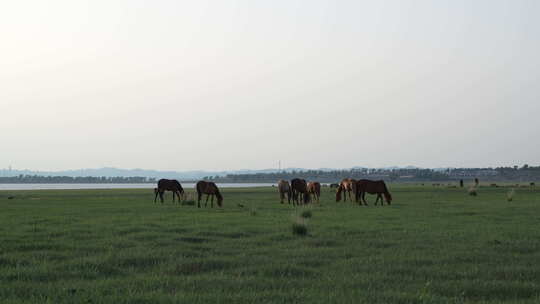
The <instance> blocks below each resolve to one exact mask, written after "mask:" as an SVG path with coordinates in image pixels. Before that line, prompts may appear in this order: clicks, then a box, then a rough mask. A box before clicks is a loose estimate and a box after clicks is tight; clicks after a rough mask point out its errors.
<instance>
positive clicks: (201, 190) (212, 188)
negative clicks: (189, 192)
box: [195, 181, 223, 208]
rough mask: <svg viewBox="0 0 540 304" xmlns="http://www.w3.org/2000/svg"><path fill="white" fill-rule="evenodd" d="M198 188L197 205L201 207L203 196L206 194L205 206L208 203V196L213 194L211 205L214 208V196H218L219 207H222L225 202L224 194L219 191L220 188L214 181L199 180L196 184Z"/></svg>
mask: <svg viewBox="0 0 540 304" xmlns="http://www.w3.org/2000/svg"><path fill="white" fill-rule="evenodd" d="M195 188H196V189H197V207H199V208H201V197H202V195H203V194H206V203H204V206H205V207H206V205H207V204H208V198H209V197H210V196H211V197H212V201H211V204H210V206H211V207H212V208H214V196H216V197H217V204H218V206H219V207H222V202H223V196H222V195H221V193H219V189H218V187H217V186H216V184H215V183H213V182H207V181H198V182H197V185H196V186H195Z"/></svg>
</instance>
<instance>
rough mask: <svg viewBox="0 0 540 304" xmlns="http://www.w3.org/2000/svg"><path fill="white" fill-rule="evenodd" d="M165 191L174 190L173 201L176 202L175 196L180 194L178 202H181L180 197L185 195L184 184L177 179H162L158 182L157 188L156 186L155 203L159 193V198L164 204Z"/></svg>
mask: <svg viewBox="0 0 540 304" xmlns="http://www.w3.org/2000/svg"><path fill="white" fill-rule="evenodd" d="M165 191H172V193H173V196H172V199H173V203H174V196H175V195H176V196H178V202H180V198H181V197H183V195H184V188H182V185H180V183H179V182H178V181H177V180H175V179H164V178H162V179H160V180H159V181H158V184H157V188H154V194H155V195H156V196H155V197H154V203H155V202H156V199H157V197H158V195H159V199H160V200H161V203H162V204H163V193H164V192H165Z"/></svg>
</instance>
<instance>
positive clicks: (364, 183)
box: [355, 179, 392, 206]
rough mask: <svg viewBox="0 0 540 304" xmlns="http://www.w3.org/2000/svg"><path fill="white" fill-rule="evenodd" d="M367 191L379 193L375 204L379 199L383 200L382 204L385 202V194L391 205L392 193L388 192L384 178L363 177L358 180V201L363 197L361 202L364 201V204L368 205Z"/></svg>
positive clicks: (356, 193) (356, 192)
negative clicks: (375, 179) (369, 178)
mask: <svg viewBox="0 0 540 304" xmlns="http://www.w3.org/2000/svg"><path fill="white" fill-rule="evenodd" d="M366 192H367V193H369V194H377V200H375V205H377V202H378V201H379V199H380V200H381V206H382V205H383V204H384V200H383V195H384V198H385V199H386V203H387V204H388V205H390V204H391V202H392V195H390V192H388V188H386V184H385V183H384V181H382V180H378V181H372V180H367V179H361V180H359V181H357V182H356V191H355V197H356V201H357V202H358V200H359V199H361V201H360V203H362V202H363V203H364V205H366V206H367V202H366V197H365V196H366Z"/></svg>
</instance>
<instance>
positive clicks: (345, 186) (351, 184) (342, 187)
mask: <svg viewBox="0 0 540 304" xmlns="http://www.w3.org/2000/svg"><path fill="white" fill-rule="evenodd" d="M355 187H356V180H354V179H352V178H344V179H342V180H341V182H340V183H339V186H338V188H337V191H336V202H339V201H341V192H344V191H346V192H345V195H344V198H343V201H344V202H346V201H347V193H348V194H349V200H350V201H351V202H352V197H351V192H355V191H354V189H355Z"/></svg>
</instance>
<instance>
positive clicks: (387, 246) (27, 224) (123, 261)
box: [0, 185, 540, 303]
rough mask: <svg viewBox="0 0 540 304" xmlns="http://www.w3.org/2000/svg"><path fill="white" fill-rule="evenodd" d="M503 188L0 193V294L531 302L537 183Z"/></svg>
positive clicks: (535, 297)
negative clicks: (209, 201)
mask: <svg viewBox="0 0 540 304" xmlns="http://www.w3.org/2000/svg"><path fill="white" fill-rule="evenodd" d="M508 190H509V189H507V188H489V187H483V188H480V189H479V190H478V196H476V197H472V196H469V195H467V191H466V189H450V188H444V187H432V186H425V187H421V186H406V185H391V186H390V191H391V192H392V195H393V196H394V202H393V204H392V205H391V206H386V205H385V206H384V207H380V206H373V204H372V202H373V201H374V196H369V197H368V199H369V200H370V203H371V205H370V206H367V207H360V206H357V205H353V204H350V203H335V201H334V194H333V193H332V192H330V190H329V189H328V188H323V197H322V200H321V205H315V206H309V207H304V208H298V210H295V208H293V207H292V206H289V205H281V204H279V199H278V195H277V193H276V190H275V189H273V188H256V189H255V188H251V189H250V188H244V189H224V191H223V194H224V197H225V200H224V208H222V209H218V208H214V209H211V208H202V209H197V208H196V207H195V206H179V205H173V204H171V202H170V198H171V194H170V193H167V194H166V203H165V204H163V205H161V204H154V203H153V193H152V190H63V191H2V192H0V303H539V302H540V188H537V189H528V188H527V189H522V188H519V189H516V193H515V195H514V198H513V201H512V202H508V201H507V200H506V194H507V192H508ZM189 191H192V190H189ZM11 195H14V196H15V198H14V199H7V198H8V196H11ZM239 205H242V206H243V207H240V206H239ZM306 208H307V209H309V210H311V214H312V217H311V218H309V219H307V220H306V224H307V228H308V234H307V235H306V236H298V235H293V233H292V224H293V222H294V221H296V217H297V214H299V213H300V212H302V211H303V210H304V209H306Z"/></svg>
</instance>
